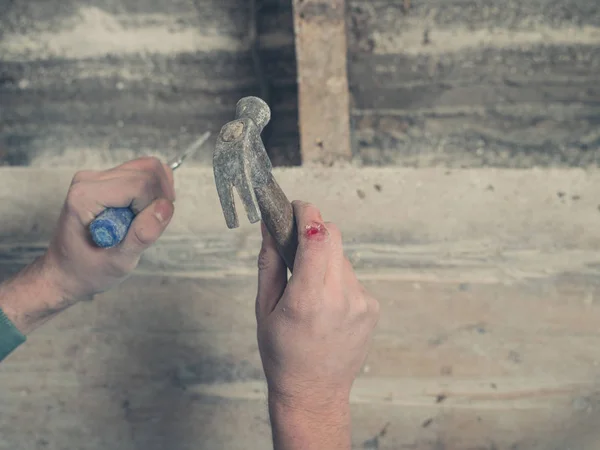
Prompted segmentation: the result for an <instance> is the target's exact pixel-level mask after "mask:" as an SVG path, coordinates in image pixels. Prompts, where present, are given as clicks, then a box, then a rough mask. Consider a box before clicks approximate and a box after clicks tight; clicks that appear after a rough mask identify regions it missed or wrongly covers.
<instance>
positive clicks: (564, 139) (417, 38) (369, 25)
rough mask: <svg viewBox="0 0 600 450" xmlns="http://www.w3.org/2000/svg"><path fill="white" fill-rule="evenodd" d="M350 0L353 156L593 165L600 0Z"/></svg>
mask: <svg viewBox="0 0 600 450" xmlns="http://www.w3.org/2000/svg"><path fill="white" fill-rule="evenodd" d="M404 6H405V4H403V2H401V1H398V0H375V1H372V2H363V1H351V2H350V12H349V24H350V25H349V33H348V35H349V58H350V60H349V83H350V91H351V94H352V100H353V110H352V119H353V132H354V133H353V142H354V143H355V146H354V154H355V156H356V158H357V159H358V160H360V161H362V162H364V163H366V164H369V165H371V164H373V165H402V166H417V167H428V166H436V165H444V166H452V167H481V166H497V167H535V166H584V167H588V166H590V167H594V166H596V165H597V163H598V158H599V155H600V151H599V149H600V147H599V145H600V140H599V135H598V132H597V123H598V118H599V114H600V113H599V109H598V92H597V89H596V87H597V86H598V85H599V84H600V78H599V76H598V70H597V68H598V67H600V53H599V52H598V48H600V47H599V44H600V8H599V4H598V2H595V1H593V0H565V1H561V0H536V1H528V2H519V1H506V2H504V3H503V6H502V8H497V4H496V3H495V2H493V1H492V0H468V1H462V0H461V1H459V0H448V1H445V0H432V1H427V2H412V4H411V8H410V10H409V11H406V9H405V7H404Z"/></svg>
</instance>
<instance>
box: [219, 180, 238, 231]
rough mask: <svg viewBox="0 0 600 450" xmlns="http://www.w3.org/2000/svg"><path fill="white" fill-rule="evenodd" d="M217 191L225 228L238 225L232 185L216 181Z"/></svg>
mask: <svg viewBox="0 0 600 450" xmlns="http://www.w3.org/2000/svg"><path fill="white" fill-rule="evenodd" d="M217 192H218V194H219V200H220V201H221V208H222V209H223V214H224V216H225V223H226V224H227V228H230V229H231V228H237V227H239V226H240V223H239V221H238V217H237V212H236V210H235V203H234V200H233V186H232V185H231V184H225V183H217Z"/></svg>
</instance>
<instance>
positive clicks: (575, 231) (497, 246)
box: [0, 167, 600, 450]
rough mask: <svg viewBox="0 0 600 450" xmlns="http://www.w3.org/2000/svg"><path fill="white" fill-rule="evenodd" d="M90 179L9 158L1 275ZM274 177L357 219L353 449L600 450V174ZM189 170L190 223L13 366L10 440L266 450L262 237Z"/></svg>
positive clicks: (6, 411) (293, 173) (330, 210)
mask: <svg viewBox="0 0 600 450" xmlns="http://www.w3.org/2000/svg"><path fill="white" fill-rule="evenodd" d="M72 173H73V172H72V170H36V169H31V168H20V169H14V168H11V169H7V168H4V169H0V215H1V216H2V217H3V220H2V221H1V222H0V279H2V278H3V277H5V276H6V275H7V274H8V272H10V271H13V270H14V269H15V268H16V267H18V266H19V265H22V264H24V263H26V262H27V261H29V260H31V259H32V258H33V257H34V256H35V255H37V254H39V253H40V252H41V251H43V248H44V245H45V242H47V240H48V238H49V236H50V233H51V231H52V228H53V226H54V223H55V220H56V218H57V215H58V213H59V210H60V206H61V202H62V197H63V195H62V194H63V193H64V192H65V190H66V189H67V188H68V185H69V181H70V179H71V176H72ZM275 176H276V178H277V179H278V181H279V182H280V184H281V185H282V187H283V188H284V189H285V190H286V193H288V194H289V195H290V197H291V198H301V199H306V200H312V201H314V202H315V203H316V204H318V205H319V206H320V207H321V209H322V211H323V214H324V216H325V217H326V219H328V220H333V221H335V222H337V223H338V224H339V225H340V227H341V229H342V231H343V232H344V237H345V239H346V243H347V245H346V249H347V252H348V256H350V258H351V259H352V260H353V262H354V264H355V265H356V268H357V272H358V275H359V277H360V279H361V280H362V281H363V282H364V284H365V286H366V288H367V289H368V290H369V291H370V292H372V293H373V295H375V296H376V298H377V299H378V300H379V302H380V304H381V308H382V314H381V319H380V322H379V326H378V328H377V332H376V334H375V336H374V339H373V342H372V347H371V351H370V353H369V357H368V359H367V361H366V364H365V365H364V367H363V370H362V372H361V374H360V376H359V378H358V380H357V382H356V384H355V389H354V390H353V394H352V399H351V403H352V413H353V418H354V427H353V443H354V448H357V449H376V448H379V449H387V450H397V449H402V448H406V449H417V450H440V449H444V450H448V449H450V450H464V449H482V450H483V449H485V450H515V449H519V450H520V449H523V450H525V449H526V450H548V449H549V448H573V449H578V450H580V449H581V450H593V449H595V448H597V447H598V444H600V436H599V434H598V427H597V423H598V420H600V400H599V399H600V330H599V328H598V323H600V282H599V280H600V274H599V273H598V269H599V267H600V264H599V263H598V256H597V255H598V254H600V253H599V251H600V228H599V227H592V226H590V225H589V224H590V223H595V221H597V220H598V217H600V216H599V214H600V212H599V209H598V208H599V205H598V199H597V195H596V194H597V192H598V186H600V173H598V172H597V171H596V172H594V171H583V170H528V171H510V170H491V169H488V170H459V171H446V170H439V169H427V170H411V169H362V170H357V169H350V168H347V169H323V168H321V169H316V168H315V169H312V170H308V169H306V168H297V169H289V170H282V169H278V170H276V171H275ZM176 180H177V192H178V199H177V205H176V216H175V219H174V221H173V223H172V225H171V227H170V229H169V232H168V233H167V234H166V235H165V236H164V237H163V239H161V240H160V243H159V244H158V245H157V246H156V247H154V248H153V249H152V251H149V252H147V253H146V255H145V256H144V259H143V261H142V264H141V266H140V268H139V271H137V272H136V274H134V276H132V277H131V278H129V279H128V280H126V281H125V282H124V283H122V284H121V285H120V286H118V287H117V288H115V289H114V290H112V291H110V292H108V293H106V294H104V295H101V296H98V297H97V298H96V299H95V300H94V301H91V302H85V303H81V304H79V305H77V306H76V307H74V308H72V309H70V310H69V311H67V312H66V313H64V314H63V315H61V316H59V317H57V318H56V319H55V320H53V321H51V322H49V323H48V324H47V325H46V326H44V327H42V328H40V329H39V330H38V331H36V333H34V334H33V335H32V336H31V338H30V339H29V341H28V342H27V344H26V345H25V346H24V347H22V348H21V349H19V351H18V352H15V353H14V354H12V355H11V356H10V358H8V359H7V360H6V361H5V362H4V363H3V364H2V365H0V385H2V386H3V389H2V390H1V391H0V404H2V409H0V449H2V450H4V449H9V448H10V449H14V450H30V449H31V448H40V449H42V448H45V449H52V450H59V449H63V448H86V449H87V448H89V449H92V450H109V449H110V450H113V449H115V448H119V449H124V450H129V449H131V450H133V449H139V448H145V449H150V450H154V449H156V450H158V449H163V448H174V449H176V450H179V449H185V450H187V449H190V450H191V449H198V448H200V449H202V448H206V449H210V450H215V449H216V450H219V449H249V450H254V449H257V450H258V449H259V448H266V447H268V446H269V438H270V434H269V426H268V421H267V413H266V403H265V391H264V389H265V384H264V379H263V375H262V372H261V365H260V357H259V354H258V350H257V344H256V336H255V326H256V324H255V318H254V306H253V302H254V297H255V290H256V255H257V252H258V245H259V242H260V241H259V239H260V238H259V234H260V233H259V230H258V229H257V228H256V227H255V226H251V225H249V224H244V225H242V227H241V228H240V229H238V230H235V231H233V230H227V229H226V227H225V224H224V220H223V217H222V215H221V211H220V209H219V208H220V206H219V202H218V198H217V195H216V191H215V188H214V179H213V174H212V171H211V170H210V169H199V168H189V167H188V168H182V169H181V172H179V173H178V175H177V177H176ZM324 192H327V193H328V195H323V193H324ZM40 411H42V412H44V413H45V414H40Z"/></svg>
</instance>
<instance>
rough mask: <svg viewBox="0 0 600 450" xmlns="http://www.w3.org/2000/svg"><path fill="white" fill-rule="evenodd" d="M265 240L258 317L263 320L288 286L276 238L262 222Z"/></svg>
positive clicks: (260, 272) (257, 309) (260, 271)
mask: <svg viewBox="0 0 600 450" xmlns="http://www.w3.org/2000/svg"><path fill="white" fill-rule="evenodd" d="M260 228H261V232H262V236H263V241H262V248H261V249H260V254H259V256H258V293H257V295H256V318H257V320H261V319H262V318H264V317H266V316H268V315H269V314H271V312H273V310H274V309H275V306H277V303H278V302H279V299H280V298H281V296H282V295H283V292H284V291H285V288H286V286H287V266H286V265H285V262H284V261H283V259H282V258H281V256H280V255H279V252H278V251H277V246H276V245H275V239H273V237H272V236H271V235H270V234H269V231H268V230H267V228H266V227H265V225H264V223H262V222H261V224H260Z"/></svg>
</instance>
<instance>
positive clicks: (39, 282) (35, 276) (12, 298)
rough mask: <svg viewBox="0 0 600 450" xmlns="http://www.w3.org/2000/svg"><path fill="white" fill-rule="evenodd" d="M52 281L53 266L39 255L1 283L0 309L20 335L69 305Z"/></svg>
mask: <svg viewBox="0 0 600 450" xmlns="http://www.w3.org/2000/svg"><path fill="white" fill-rule="evenodd" d="M54 279H56V278H55V274H53V268H52V266H51V265H49V264H46V262H45V257H44V256H42V257H39V258H37V259H36V260H35V261H34V262H33V263H31V264H30V265H29V266H27V267H26V268H24V269H23V270H22V271H20V272H19V273H18V274H17V275H15V276H14V277H12V278H11V279H9V280H7V281H5V282H4V283H2V284H0V309H1V310H2V311H3V312H4V315H5V316H6V317H7V318H8V319H9V320H10V321H11V322H12V323H13V325H14V326H15V327H16V328H17V329H18V330H19V331H20V332H21V333H23V334H25V335H26V334H28V333H31V332H32V331H33V330H34V329H36V328H37V327H39V326H40V325H42V324H43V323H44V322H46V321H47V320H49V319H51V318H52V317H54V316H55V315H56V314H58V313H60V312H61V311H63V310H64V309H66V308H67V307H68V306H69V304H70V303H69V302H67V301H66V300H65V299H64V298H63V297H62V296H61V295H60V293H59V292H60V291H59V289H58V288H57V286H56V285H55V284H54V283H53V280H54Z"/></svg>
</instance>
